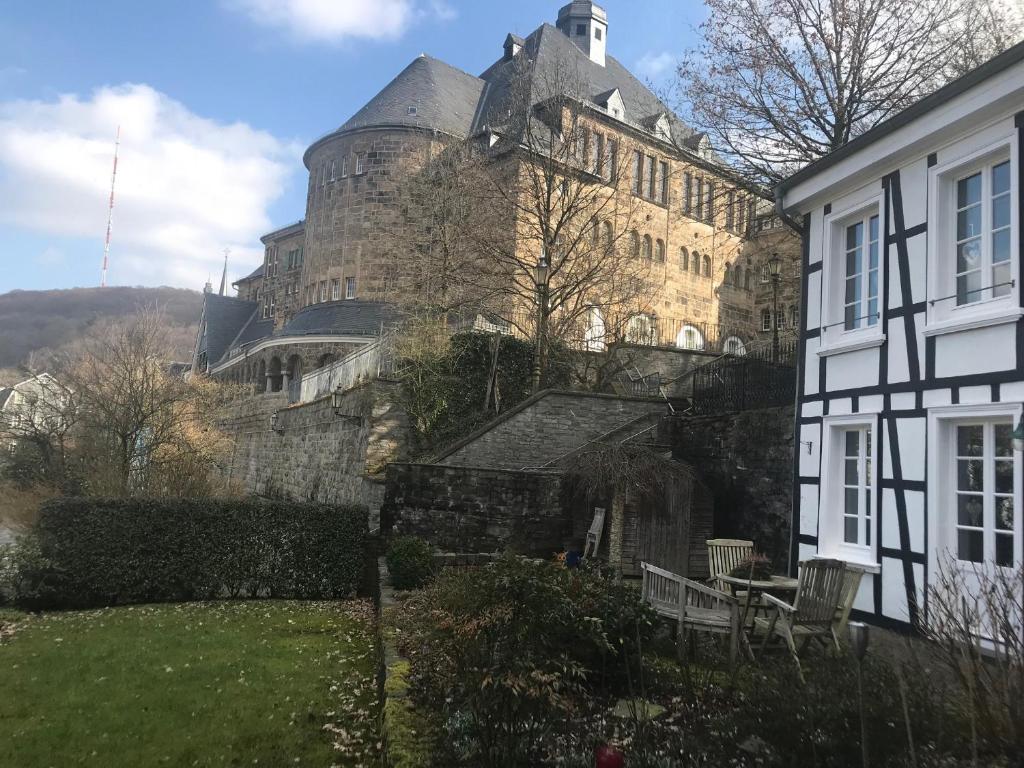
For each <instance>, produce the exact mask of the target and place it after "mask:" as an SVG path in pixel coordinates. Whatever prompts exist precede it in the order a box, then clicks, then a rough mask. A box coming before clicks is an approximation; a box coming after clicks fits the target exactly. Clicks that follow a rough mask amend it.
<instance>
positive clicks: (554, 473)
mask: <svg viewBox="0 0 1024 768" xmlns="http://www.w3.org/2000/svg"><path fill="white" fill-rule="evenodd" d="M388 466H389V467H423V468H425V469H433V470H441V471H447V470H455V471H459V472H466V471H471V472H480V473H483V472H486V473H489V474H496V475H525V476H527V477H560V476H562V475H564V474H565V472H564V471H563V470H561V469H557V470H556V469H549V470H525V469H505V468H503V467H478V466H474V465H472V464H436V463H432V462H422V461H392V462H391V463H389V464H388Z"/></svg>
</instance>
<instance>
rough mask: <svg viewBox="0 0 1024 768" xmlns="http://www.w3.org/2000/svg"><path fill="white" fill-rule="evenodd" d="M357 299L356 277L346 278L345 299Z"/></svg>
mask: <svg viewBox="0 0 1024 768" xmlns="http://www.w3.org/2000/svg"><path fill="white" fill-rule="evenodd" d="M355 297H356V279H355V278H354V277H346V278H345V298H346V299H354V298H355Z"/></svg>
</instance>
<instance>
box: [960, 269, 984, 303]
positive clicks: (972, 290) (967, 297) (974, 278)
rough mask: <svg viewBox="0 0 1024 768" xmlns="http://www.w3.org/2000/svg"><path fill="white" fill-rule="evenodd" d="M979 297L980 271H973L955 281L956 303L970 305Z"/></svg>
mask: <svg viewBox="0 0 1024 768" xmlns="http://www.w3.org/2000/svg"><path fill="white" fill-rule="evenodd" d="M980 297H981V271H980V270H975V271H974V272H968V273H967V274H966V275H961V276H960V277H958V278H957V279H956V303H957V304H970V303H971V302H972V301H978V300H979V298H980Z"/></svg>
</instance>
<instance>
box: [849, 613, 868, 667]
mask: <svg viewBox="0 0 1024 768" xmlns="http://www.w3.org/2000/svg"><path fill="white" fill-rule="evenodd" d="M846 626H847V627H848V628H849V630H850V648H851V649H852V650H853V655H854V656H856V657H857V661H864V656H865V654H867V652H868V625H867V624H865V623H864V622H863V621H851V622H849V623H848V624H847V625H846Z"/></svg>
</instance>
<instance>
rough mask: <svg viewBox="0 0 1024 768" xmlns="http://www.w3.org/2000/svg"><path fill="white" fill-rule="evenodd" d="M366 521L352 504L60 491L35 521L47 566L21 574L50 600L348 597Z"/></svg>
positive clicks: (358, 570) (82, 603)
mask: <svg viewBox="0 0 1024 768" xmlns="http://www.w3.org/2000/svg"><path fill="white" fill-rule="evenodd" d="M367 528H368V526H367V512H366V509H365V508H363V507H355V506H346V507H327V506H319V505H313V504H297V503H290V502H261V501H252V500H244V501H234V500H232V501H211V500H203V501H193V500H171V501H169V500H153V499H116V500H104V499H91V498H74V499H58V500H54V501H51V502H48V503H46V504H44V505H43V507H42V509H41V511H40V516H39V521H38V523H37V524H36V527H35V536H36V540H37V542H38V547H39V552H40V554H41V555H42V559H43V561H44V562H45V564H46V568H45V571H44V572H42V573H38V574H34V578H33V575H31V574H29V575H26V576H28V578H24V579H23V582H27V583H30V584H34V586H35V588H39V587H45V589H43V590H42V593H43V594H42V595H39V597H43V595H45V597H43V600H45V601H46V602H48V603H50V604H51V605H50V606H48V607H55V606H54V604H56V605H60V606H69V607H72V606H73V607H89V606H102V605H117V604H123V603H138V602H161V601H184V600H196V599H213V598H219V597H239V596H243V595H244V596H248V597H258V596H267V597H279V598H317V599H323V598H338V597H346V596H349V595H351V594H352V593H353V592H354V591H355V590H356V588H357V587H358V586H359V583H360V581H361V578H362V575H363V565H364V563H363V558H364V555H365V552H366V541H367V537H368V532H367ZM18 597H19V598H20V600H21V601H22V602H31V601H32V595H31V594H29V595H24V594H23V595H21V596H18Z"/></svg>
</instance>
